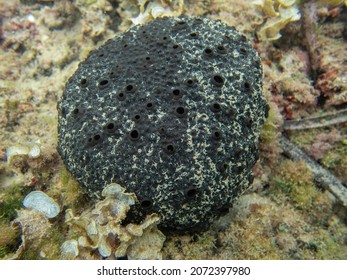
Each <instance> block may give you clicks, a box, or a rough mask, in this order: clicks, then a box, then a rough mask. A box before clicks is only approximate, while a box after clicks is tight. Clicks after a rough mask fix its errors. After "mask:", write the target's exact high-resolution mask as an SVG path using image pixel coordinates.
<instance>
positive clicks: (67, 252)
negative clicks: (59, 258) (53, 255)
mask: <svg viewBox="0 0 347 280" xmlns="http://www.w3.org/2000/svg"><path fill="white" fill-rule="evenodd" d="M60 249H61V253H62V255H63V256H64V257H68V258H71V257H73V258H75V257H77V256H78V254H79V250H78V243H77V241H76V240H73V239H71V240H66V241H65V242H64V243H63V244H62V245H61V247H60Z"/></svg>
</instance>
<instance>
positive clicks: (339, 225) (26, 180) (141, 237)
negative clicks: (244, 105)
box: [0, 0, 347, 259]
mask: <svg viewBox="0 0 347 280" xmlns="http://www.w3.org/2000/svg"><path fill="white" fill-rule="evenodd" d="M303 2H304V1H277V0H276V1H275V0H274V1H260V0H259V1H243V0H241V1H240V0H229V1H220V0H208V1H184V2H183V1H169V0H167V1H166V0H165V1H164V0H163V1H135V0H134V1H122V2H121V3H120V4H118V2H116V1H107V0H105V1H94V0H93V1H89V0H74V1H55V2H54V3H53V1H50V2H48V1H19V0H15V1H4V0H0V4H1V5H0V17H1V18H2V25H1V37H0V44H1V48H0V59H1V61H2V63H1V66H0V77H1V81H0V88H1V90H0V107H1V113H0V258H1V259H117V258H121V259H123V258H129V259H161V258H162V259H347V245H346V236H347V227H346V209H345V208H343V207H342V206H341V204H339V203H338V202H337V200H336V198H335V197H334V196H332V195H331V193H330V192H328V191H327V190H325V189H322V188H321V187H319V186H318V185H317V184H316V182H315V181H314V178H313V174H312V172H310V170H309V169H308V168H307V166H306V165H305V163H304V162H303V161H298V162H297V161H293V160H290V159H288V158H285V157H283V156H282V154H281V146H280V145H279V137H282V136H283V134H285V136H286V137H287V138H288V139H289V140H290V141H291V142H293V143H295V144H296V145H297V146H299V147H300V148H301V149H302V150H304V151H305V152H306V153H307V154H308V155H309V156H311V157H312V158H313V159H314V160H315V161H317V162H319V163H320V164H321V165H322V166H324V167H325V168H326V169H328V170H330V171H331V172H332V173H334V175H335V176H336V177H337V178H338V179H339V180H340V181H341V182H342V183H344V184H346V183H347V174H346V170H347V165H346V163H347V148H346V147H347V145H346V141H347V140H346V139H347V131H346V125H345V122H335V123H334V124H330V125H329V126H324V127H319V128H313V129H310V128H306V129H304V130H300V131H295V130H290V129H285V131H283V129H284V128H288V126H286V122H287V121H288V120H296V121H298V122H300V120H301V119H305V118H307V117H309V116H318V117H319V116H321V115H324V114H325V113H329V112H338V110H339V109H341V108H343V106H345V104H346V100H347V99H346V92H347V91H346V88H347V82H346V77H345V73H346V71H345V65H344V64H345V63H344V60H345V55H344V53H345V48H346V43H345V38H346V37H345V36H346V35H345V27H344V21H343V13H345V11H346V4H347V3H346V1H328V0H327V1H323V0H322V1H317V2H316V1H313V2H315V4H317V5H316V8H317V10H314V11H313V13H310V14H308V15H303V11H304V10H303ZM305 2H306V1H305ZM160 5H161V7H160ZM286 10H287V12H285V11H286ZM288 10H290V12H288ZM281 13H282V15H281ZM181 14H182V15H193V16H194V15H205V16H207V17H208V18H211V19H220V20H222V21H223V22H225V23H227V24H228V25H230V26H235V27H236V28H237V29H238V30H241V31H242V33H244V35H245V36H246V37H247V38H248V39H250V40H251V41H252V43H253V46H254V47H255V48H256V49H257V50H258V52H259V54H260V56H261V58H262V66H263V69H264V84H263V88H264V94H265V96H266V98H267V100H268V103H269V105H270V110H269V117H268V119H267V121H266V123H265V124H264V127H263V131H262V132H261V135H260V145H259V147H260V159H259V161H258V163H257V164H256V165H255V167H254V168H253V173H254V175H255V178H254V181H253V184H252V186H251V188H250V190H249V191H247V192H246V193H245V194H244V195H242V196H241V197H240V198H239V199H238V201H236V202H235V203H234V205H233V207H232V208H231V210H230V212H229V213H228V214H226V215H225V216H223V217H221V218H220V219H218V220H216V221H214V223H213V225H212V226H211V228H210V229H209V230H208V231H206V232H204V233H201V232H198V233H195V234H179V235H178V234H170V233H165V235H166V236H165V235H164V234H163V233H162V232H161V231H159V230H158V228H157V224H158V217H157V216H156V215H149V216H148V217H147V219H145V220H144V221H143V222H142V223H139V224H128V225H125V224H123V223H122V221H121V220H122V219H123V217H125V215H126V211H127V209H128V207H129V204H131V203H132V202H133V200H134V199H135V198H134V197H133V196H132V195H131V194H127V193H124V191H122V187H121V186H119V185H111V186H109V189H108V190H109V192H108V193H106V191H105V193H104V194H105V196H104V197H102V198H101V199H100V201H98V202H96V203H95V202H93V201H91V200H89V199H88V197H87V196H86V195H85V194H84V193H83V190H82V188H81V186H80V185H79V184H78V183H77V182H76V181H75V180H74V178H72V176H71V175H70V174H69V172H68V171H67V170H66V169H65V168H64V166H63V164H62V161H61V160H60V158H59V156H58V153H57V151H56V145H57V130H56V127H57V111H56V103H57V100H58V99H59V98H60V97H61V95H62V92H63V88H64V84H65V83H66V81H67V80H68V78H69V77H70V76H71V75H72V74H73V73H74V71H75V70H76V68H77V65H78V63H79V62H80V61H82V60H84V59H85V58H86V57H87V56H88V54H89V52H90V51H91V50H94V49H95V48H97V47H98V46H100V45H102V44H103V43H104V42H105V41H106V40H107V39H109V38H112V37H114V35H115V34H117V33H118V32H119V31H125V30H127V29H128V27H130V26H131V25H132V24H133V23H134V22H136V21H143V22H145V21H150V20H152V19H153V18H155V17H161V16H165V15H181ZM298 16H300V17H301V18H300V19H298ZM303 16H305V17H307V16H308V17H312V18H309V20H308V22H310V21H311V23H312V21H313V23H314V24H311V26H310V25H308V26H306V27H303V22H302V17H303ZM313 16H314V17H313ZM315 26H316V27H318V28H315ZM310 28H311V29H310ZM312 28H315V29H314V32H311V33H312V34H314V36H307V35H305V34H303V33H305V32H306V33H307V32H309V31H310V30H311V31H312ZM304 37H305V38H306V39H303V38H304ZM307 39H309V40H311V41H309V42H307ZM305 40H306V42H304V41H305ZM288 42H291V43H290V44H289V43H288ZM308 44H310V45H311V46H312V47H311V48H308V47H307V45H308ZM303 46H305V47H303ZM318 50H319V55H315V52H316V54H317V52H318ZM310 52H311V53H310ZM315 69H316V70H315ZM313 70H315V71H313ZM35 145H36V146H37V148H38V149H37V148H36V147H35ZM10 147H12V148H10ZM34 147H35V148H34ZM33 148H34V149H33ZM38 150H39V153H37V151H38ZM7 151H8V154H7ZM32 191H41V192H43V193H45V194H46V195H48V196H49V197H50V198H52V199H53V200H54V201H55V203H57V205H59V208H60V209H61V211H60V212H59V213H58V215H57V216H56V217H53V218H49V217H47V216H45V215H44V214H43V213H40V212H39V211H36V210H34V209H25V208H24V206H23V204H22V202H23V200H24V198H25V197H26V195H28V194H29V193H31V192H32ZM116 201H117V203H116ZM120 201H122V203H119V202H120ZM118 203H119V204H118ZM115 211H120V212H119V213H118V214H119V216H118V214H116V213H115Z"/></svg>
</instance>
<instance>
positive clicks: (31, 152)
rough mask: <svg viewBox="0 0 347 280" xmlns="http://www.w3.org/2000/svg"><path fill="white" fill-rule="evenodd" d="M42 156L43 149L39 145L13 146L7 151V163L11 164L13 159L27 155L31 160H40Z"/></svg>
mask: <svg viewBox="0 0 347 280" xmlns="http://www.w3.org/2000/svg"><path fill="white" fill-rule="evenodd" d="M40 154H41V149H40V147H39V146H38V145H36V144H35V145H33V146H32V147H28V146H22V145H21V146H19V145H18V146H11V147H8V148H7V149H6V157H7V163H10V162H11V159H12V158H13V157H15V156H18V155H27V156H29V157H30V158H38V157H39V156H40Z"/></svg>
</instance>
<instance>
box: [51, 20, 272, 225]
mask: <svg viewBox="0 0 347 280" xmlns="http://www.w3.org/2000/svg"><path fill="white" fill-rule="evenodd" d="M58 111H59V125H58V131H59V141H58V150H59V153H60V155H61V157H62V159H63V160H64V162H65V164H66V166H67V168H68V170H69V171H70V172H71V173H72V174H73V175H74V177H75V178H76V179H77V180H78V181H79V182H80V183H81V184H82V186H83V187H84V189H85V191H86V193H87V194H89V195H90V196H92V197H95V198H98V197H99V196H100V194H101V192H102V189H103V188H104V187H105V186H106V185H107V184H109V183H111V182H115V183H118V184H121V185H122V186H124V187H125V188H126V190H127V191H128V192H134V193H135V194H136V196H137V198H138V202H137V203H136V204H135V205H134V206H133V207H132V209H131V210H130V212H129V220H130V221H138V220H141V219H143V218H144V216H145V215H146V214H149V213H152V212H156V213H158V214H159V216H160V218H161V226H162V228H166V229H167V230H175V231H196V230H203V229H206V228H207V227H208V225H209V224H210V223H211V222H212V221H213V220H214V219H215V218H216V217H218V216H219V215H220V214H221V213H223V212H224V211H225V209H227V208H228V207H230V206H231V205H232V204H233V201H234V199H235V198H236V197H237V196H239V195H240V194H241V193H242V191H243V190H245V188H246V187H247V186H248V185H249V183H250V181H251V180H252V174H251V169H252V167H253V165H254V163H255V162H256V160H257V159H258V136H259V131H260V128H261V126H262V125H263V122H264V118H265V117H266V114H267V104H266V101H265V99H264V97H263V95H262V68H261V62H260V58H259V56H258V55H257V53H256V51H255V50H254V49H253V48H252V46H251V44H250V43H249V42H248V41H247V40H246V38H245V37H244V36H241V35H240V34H239V33H238V32H237V31H236V30H235V29H234V28H231V27H228V26H226V25H225V24H223V23H222V22H220V21H212V20H209V19H206V18H198V17H197V18H195V17H179V18H160V19H156V20H153V21H152V22H150V23H148V24H146V25H143V26H134V27H132V28H131V29H130V30H129V31H128V32H126V33H123V34H120V35H119V36H117V37H115V38H113V39H111V40H109V41H108V42H106V43H105V44H104V45H103V46H101V47H100V48H99V49H97V50H95V51H93V52H91V53H90V55H89V57H88V58H87V59H86V60H85V61H83V62H82V63H81V64H80V65H79V67H78V70H77V71H76V73H75V74H74V75H73V76H72V77H71V78H70V79H69V81H68V82H67V84H66V88H65V91H64V94H63V97H62V99H61V100H60V102H59V103H58Z"/></svg>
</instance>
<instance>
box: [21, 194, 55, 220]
mask: <svg viewBox="0 0 347 280" xmlns="http://www.w3.org/2000/svg"><path fill="white" fill-rule="evenodd" d="M23 206H24V207H25V208H29V209H34V210H37V211H39V212H41V213H43V214H44V215H45V216H46V217H47V218H49V219H51V218H54V217H56V216H57V215H58V214H59V212H60V207H59V205H58V204H57V203H56V202H55V201H54V200H53V199H52V198H50V197H49V196H48V195H46V194H45V193H43V192H41V191H33V192H31V193H29V194H28V195H27V196H26V197H25V198H24V200H23Z"/></svg>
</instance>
